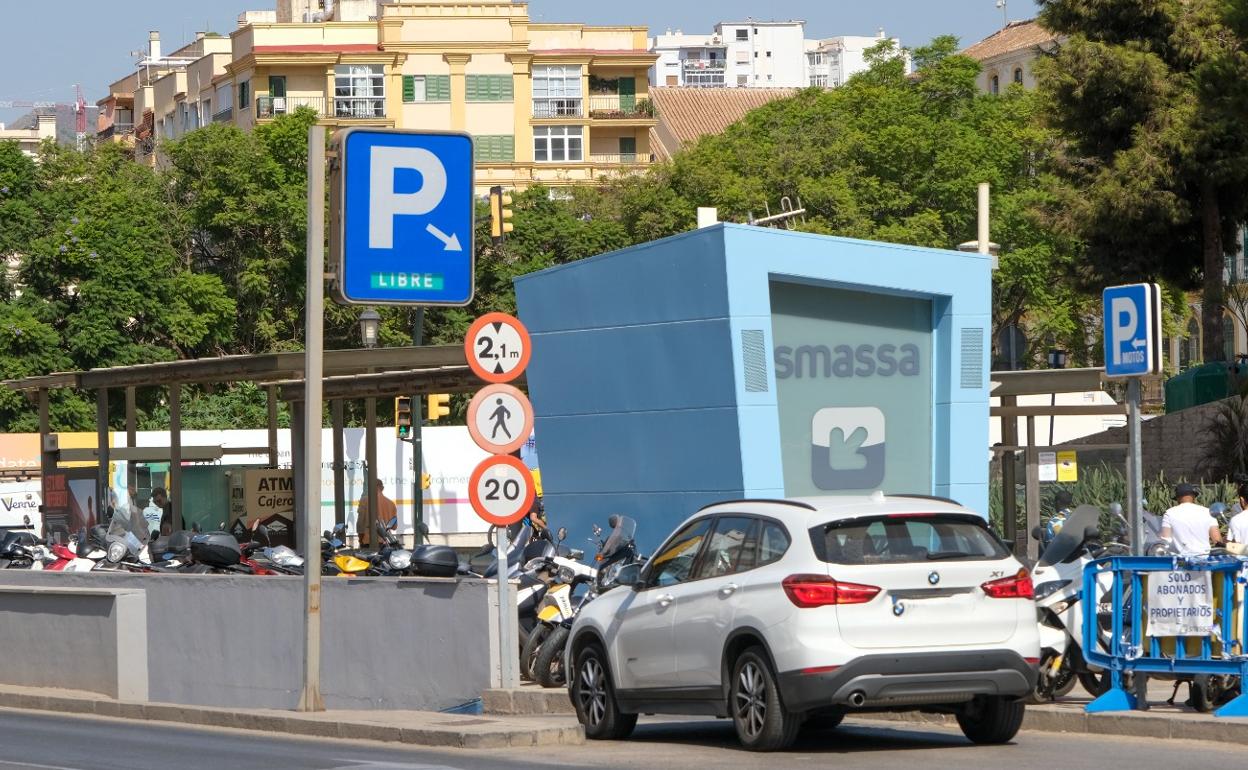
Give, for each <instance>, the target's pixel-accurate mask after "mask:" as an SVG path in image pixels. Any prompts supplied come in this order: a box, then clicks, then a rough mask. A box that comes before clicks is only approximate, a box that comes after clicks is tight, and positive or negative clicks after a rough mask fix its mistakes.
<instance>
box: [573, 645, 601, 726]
mask: <svg viewBox="0 0 1248 770" xmlns="http://www.w3.org/2000/svg"><path fill="white" fill-rule="evenodd" d="M579 675H580V679H581V681H580V686H579V687H577V688H576V697H577V699H578V700H579V701H580V706H581V713H582V714H584V715H585V720H586V721H587V722H588V723H589V726H590V727H597V726H598V725H600V724H602V720H603V718H604V717H605V716H606V714H607V685H606V679H607V676H606V672H605V671H603V669H602V664H601V663H599V662H598V659H597V658H595V657H587V658H585V660H583V661H581V670H580V674H579Z"/></svg>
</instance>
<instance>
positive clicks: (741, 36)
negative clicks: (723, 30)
mask: <svg viewBox="0 0 1248 770" xmlns="http://www.w3.org/2000/svg"><path fill="white" fill-rule="evenodd" d="M749 39H750V31H749V30H748V29H739V30H737V40H749Z"/></svg>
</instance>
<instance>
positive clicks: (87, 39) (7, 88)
mask: <svg viewBox="0 0 1248 770" xmlns="http://www.w3.org/2000/svg"><path fill="white" fill-rule="evenodd" d="M3 5H4V6H5V7H4V14H5V20H4V22H3V23H2V24H0V100H6V99H14V100H17V99H21V100H30V101H64V102H72V101H73V86H74V84H75V83H81V84H82V86H83V90H84V91H85V95H86V99H87V102H88V103H89V104H94V103H95V102H96V101H97V100H98V99H100V98H101V97H103V96H104V95H105V93H106V89H107V87H108V84H109V83H111V82H113V81H114V80H117V79H119V78H121V77H122V76H124V75H125V74H126V73H127V72H128V71H129V69H130V68H131V67H132V65H133V62H134V58H135V57H134V56H132V55H131V53H130V52H131V51H135V50H139V49H142V48H143V47H144V46H145V45H146V43H147V31H148V30H151V29H156V30H160V33H161V39H162V44H163V46H164V50H165V51H166V52H168V51H172V50H174V49H175V48H177V47H179V46H180V45H182V44H184V43H185V42H187V41H189V40H191V39H193V37H194V34H195V32H196V30H203V29H208V30H212V31H214V32H220V33H222V34H228V33H229V32H230V31H231V30H233V29H234V28H235V26H236V21H235V20H236V19H237V16H238V13H239V12H240V11H242V10H245V9H248V8H272V7H273V2H272V0H155V1H153V0H109V2H98V1H97V0H21V1H20V2H18V1H17V0H5V2H4V3H3ZM996 5H997V0H871V1H870V2H863V0H719V2H716V3H707V2H694V1H693V0H629V1H628V2H622V3H608V2H603V0H590V1H588V2H587V0H531V2H530V3H529V14H530V16H531V17H532V18H533V19H535V20H540V21H551V22H554V21H568V22H571V21H576V22H584V23H588V24H644V25H646V26H649V27H650V30H651V33H652V34H653V33H654V32H655V31H656V30H657V31H659V32H662V31H663V30H665V29H666V28H668V27H670V28H672V29H673V30H675V29H681V30H683V31H685V32H688V33H699V32H709V31H710V29H711V27H712V26H714V24H715V22H717V21H739V20H742V19H744V18H746V17H749V16H753V17H755V18H758V19H802V20H804V21H805V22H806V36H807V37H810V38H818V37H831V36H833V35H871V34H875V31H876V29H878V28H879V27H884V29H885V31H886V32H887V33H888V35H889V36H890V37H898V38H900V39H901V42H902V44H903V45H906V46H915V45H922V44H923V43H926V42H927V41H929V40H930V39H931V38H933V37H935V36H936V35H941V34H946V33H950V34H954V35H957V36H958V37H960V38H961V39H962V42H963V44H964V45H965V44H969V43H970V42H973V41H975V40H978V39H980V38H982V37H985V36H987V35H989V34H991V33H992V32H993V31H995V30H997V29H999V28H1000V27H1001V25H1002V18H1003V14H1002V11H1001V9H999V8H997V7H996ZM1007 10H1008V13H1009V18H1010V19H1011V20H1016V19H1025V18H1028V17H1030V16H1033V15H1035V12H1036V6H1035V2H1034V0H1008V8H1007ZM24 112H25V110H5V109H0V121H10V120H13V119H14V118H16V117H18V116H19V115H21V114H23V113H24Z"/></svg>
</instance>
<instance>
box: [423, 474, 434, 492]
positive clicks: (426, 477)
mask: <svg viewBox="0 0 1248 770" xmlns="http://www.w3.org/2000/svg"><path fill="white" fill-rule="evenodd" d="M432 484H433V478H432V477H431V476H430V475H429V474H428V473H422V474H420V488H421V489H428V488H429V487H430V486H431V485H432Z"/></svg>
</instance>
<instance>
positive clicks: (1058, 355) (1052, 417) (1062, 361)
mask: <svg viewBox="0 0 1248 770" xmlns="http://www.w3.org/2000/svg"><path fill="white" fill-rule="evenodd" d="M1049 368H1050V369H1065V368H1066V351H1065V350H1061V349H1059V348H1049ZM1049 407H1050V411H1051V412H1056V411H1057V391H1056V390H1054V391H1053V393H1052V394H1051V396H1050V399H1049ZM1056 422H1057V415H1056V414H1052V413H1050V414H1049V446H1053V424H1054V423H1056Z"/></svg>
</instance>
